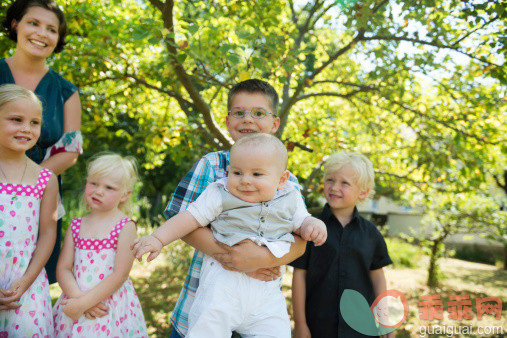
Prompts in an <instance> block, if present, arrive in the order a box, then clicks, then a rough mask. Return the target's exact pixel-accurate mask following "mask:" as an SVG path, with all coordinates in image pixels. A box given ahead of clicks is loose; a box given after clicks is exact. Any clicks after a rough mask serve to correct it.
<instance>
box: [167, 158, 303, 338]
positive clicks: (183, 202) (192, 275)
mask: <svg viewBox="0 0 507 338" xmlns="http://www.w3.org/2000/svg"><path fill="white" fill-rule="evenodd" d="M228 166H229V151H217V152H213V153H209V154H207V155H205V156H203V157H202V158H201V159H200V160H199V162H197V163H196V164H195V165H194V166H193V167H192V169H190V171H189V172H188V173H187V174H186V175H185V177H184V178H183V180H181V182H180V183H179V184H178V186H177V187H176V190H175V191H174V194H173V195H172V198H171V201H170V202H169V204H168V205H167V208H166V209H165V211H164V216H165V217H166V218H171V217H173V216H174V215H176V214H177V213H179V212H181V211H184V210H186V209H187V208H188V205H189V204H190V203H192V202H193V201H195V200H196V199H197V197H199V195H200V194H201V193H202V192H203V191H204V189H206V187H207V186H208V185H210V184H211V183H213V182H215V181H217V180H219V179H221V178H224V177H226V176H227V167H228ZM289 180H291V181H293V182H295V183H298V181H297V178H296V177H295V176H294V175H292V174H291V175H290V178H289ZM296 186H297V187H299V185H296ZM203 257H204V254H203V253H201V252H199V251H197V250H195V252H194V256H193V257H192V261H191V263H190V268H189V269H188V273H187V277H186V278H185V283H184V284H183V289H182V290H181V292H180V296H179V297H178V301H177V302H176V306H175V308H174V311H173V314H172V316H171V323H172V325H173V327H174V329H175V330H176V331H177V332H178V334H179V335H180V336H182V337H184V336H186V334H187V331H188V314H189V312H190V308H191V307H192V304H193V302H194V298H195V293H196V291H197V287H198V286H199V277H200V275H201V267H202V260H203Z"/></svg>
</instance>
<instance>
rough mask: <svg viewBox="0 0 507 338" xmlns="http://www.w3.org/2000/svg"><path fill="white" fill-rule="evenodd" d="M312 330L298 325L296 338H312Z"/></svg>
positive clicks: (303, 325) (304, 325) (305, 325)
mask: <svg viewBox="0 0 507 338" xmlns="http://www.w3.org/2000/svg"><path fill="white" fill-rule="evenodd" d="M311 337H312V334H311V333H310V328H309V327H308V325H307V324H306V323H305V324H296V325H295V326H294V338H311Z"/></svg>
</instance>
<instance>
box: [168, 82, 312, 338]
mask: <svg viewBox="0 0 507 338" xmlns="http://www.w3.org/2000/svg"><path fill="white" fill-rule="evenodd" d="M237 107H242V108H243V109H245V110H249V111H252V110H254V109H253V108H262V109H263V110H265V111H266V112H269V113H270V114H266V115H265V116H264V117H263V118H257V119H255V118H253V117H252V114H251V113H248V114H247V113H246V112H245V114H244V117H242V118H240V117H234V116H238V114H237V113H234V114H233V113H232V112H234V111H236V110H235V109H233V108H237ZM227 110H228V111H231V113H230V115H228V116H227V117H226V125H227V130H228V131H229V134H230V136H231V138H232V139H233V140H234V141H237V140H239V139H240V138H242V137H243V136H246V135H250V134H251V133H258V132H263V133H269V134H274V133H275V132H276V131H277V130H278V127H279V126H280V118H278V117H277V116H276V112H277V110H278V94H277V93H276V91H275V89H274V88H273V87H272V86H271V85H269V84H268V83H267V82H265V81H261V80H256V79H250V80H246V81H243V82H240V83H238V84H236V85H235V86H234V87H232V88H231V90H230V91H229V97H228V100H227ZM254 111H255V110H254ZM231 115H232V116H231ZM254 116H258V113H254ZM228 165H229V151H217V152H212V153H209V154H207V155H205V156H203V157H202V158H201V160H199V161H198V162H197V163H196V164H195V165H194V167H193V168H192V169H191V170H190V171H189V172H188V173H187V174H186V175H185V177H184V178H183V180H182V181H181V182H180V183H179V185H178V186H177V188H176V190H175V192H174V194H173V196H172V198H171V201H170V202H169V205H168V206H167V208H166V210H165V212H164V215H165V216H166V217H167V218H170V217H172V216H174V215H176V214H178V213H179V212H181V211H184V210H186V209H187V207H188V206H189V204H190V203H191V202H193V201H194V200H196V199H197V197H198V196H199V195H200V194H201V193H202V192H203V191H204V190H205V189H206V187H207V186H208V185H210V184H211V183H213V182H215V181H217V180H219V179H221V178H224V177H226V176H227V170H228ZM289 181H292V182H295V183H297V179H296V177H295V176H293V175H290V177H289ZM183 239H184V240H185V242H187V243H188V244H190V245H192V246H193V247H195V248H196V249H197V250H196V251H195V253H194V256H193V258H192V262H191V265H190V269H189V271H188V273H187V277H186V279H185V283H184V285H183V289H182V291H181V293H180V296H179V298H178V301H177V303H176V307H175V309H174V311H173V314H172V317H171V322H172V325H173V330H172V332H171V337H172V338H179V337H185V335H186V333H187V330H188V313H189V311H190V309H191V307H192V303H193V301H194V297H195V293H196V291H197V289H198V286H199V279H200V273H201V267H202V260H203V256H204V254H203V253H205V254H208V255H213V254H214V252H213V249H212V248H213V247H214V243H215V238H214V237H213V233H212V232H211V229H209V228H206V227H203V228H200V229H198V230H195V231H194V232H192V233H191V234H190V235H187V236H185V237H184V238H183ZM294 239H295V242H294V243H292V245H291V249H290V252H289V253H288V254H286V255H284V256H283V257H281V258H277V257H275V256H274V255H273V254H272V253H271V252H270V251H269V249H267V247H264V246H259V245H257V244H255V243H254V242H253V241H250V240H246V241H243V242H240V243H238V244H236V245H234V246H232V247H228V246H223V248H225V249H227V250H228V253H227V254H219V255H214V256H213V257H214V258H215V259H217V260H218V261H219V262H220V263H221V264H222V266H223V267H224V268H226V269H230V270H233V271H240V272H247V273H248V274H249V276H251V277H254V278H258V279H260V280H264V281H271V280H272V279H273V278H274V277H278V276H279V275H280V269H279V266H282V265H285V264H287V263H289V262H291V261H293V260H294V259H296V258H297V257H299V256H301V255H302V254H303V253H304V250H305V241H304V240H302V239H301V238H300V237H298V236H294ZM270 268H271V269H270Z"/></svg>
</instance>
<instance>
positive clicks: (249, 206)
mask: <svg viewBox="0 0 507 338" xmlns="http://www.w3.org/2000/svg"><path fill="white" fill-rule="evenodd" d="M286 167H287V151H286V149H285V146H284V145H283V143H282V142H281V141H280V140H279V139H277V138H276V137H274V136H272V135H269V134H262V133H256V134H253V135H251V136H246V137H243V138H241V139H239V140H238V141H237V142H236V143H235V144H234V146H233V147H232V149H231V153H230V165H229V175H228V177H227V178H226V179H221V180H218V181H217V182H215V183H212V184H210V185H209V186H208V188H206V190H205V191H204V192H203V193H202V194H201V196H199V198H198V199H197V200H196V201H195V202H194V203H192V204H191V205H190V206H189V208H188V209H187V210H186V211H184V212H182V213H180V214H178V215H176V216H174V217H172V218H170V219H169V220H167V221H166V222H165V223H164V224H163V225H162V226H161V227H160V228H158V229H157V230H156V231H155V232H154V233H153V234H151V235H149V236H145V237H142V238H140V239H138V240H136V241H134V244H133V245H132V249H133V251H134V255H135V256H136V258H137V259H139V260H140V259H141V258H142V256H143V255H144V254H145V253H147V252H150V255H149V256H148V261H151V260H152V259H154V258H155V257H156V256H157V255H158V254H159V253H160V250H161V249H162V247H163V246H164V245H167V244H169V243H171V242H172V241H174V240H176V239H178V238H181V237H183V236H185V235H186V234H188V233H190V232H191V231H193V230H195V229H196V228H198V227H200V226H206V225H208V224H209V223H211V228H212V230H213V233H214V236H215V238H216V239H217V240H218V241H220V242H222V243H224V244H227V245H234V244H236V243H238V242H240V241H242V240H244V239H252V240H253V241H255V242H256V243H258V244H259V245H265V246H266V247H268V249H269V250H270V251H271V252H272V253H273V255H275V256H276V257H281V256H283V255H285V254H286V253H288V252H289V248H290V244H291V242H293V241H294V238H293V236H292V235H291V233H292V232H294V233H296V234H298V235H300V236H301V237H302V238H304V239H306V240H311V241H313V242H314V243H315V245H321V244H323V243H324V242H325V240H326V237H327V232H326V227H325V225H324V223H323V222H322V221H320V220H318V219H316V218H313V217H311V216H310V214H309V213H308V211H307V210H306V207H305V205H304V201H303V198H302V196H301V193H300V192H299V190H298V188H297V186H296V185H295V184H294V183H292V182H290V181H288V178H289V175H290V173H289V172H288V171H287V170H286ZM222 252H224V250H223V249H222V248H221V247H220V246H219V245H218V244H217V245H216V253H222ZM201 273H202V277H201V280H200V283H199V288H198V290H197V293H196V299H195V302H194V305H193V306H192V309H191V311H190V314H189V332H188V335H187V337H203V336H207V337H208V336H210V335H212V336H214V337H215V336H216V337H225V336H230V334H231V332H232V331H233V330H234V331H236V332H238V333H239V334H242V335H263V336H264V335H272V336H277V337H290V321H289V317H288V315H287V309H286V303H285V298H284V297H283V294H282V293H281V291H280V283H281V278H279V279H277V280H275V281H273V282H262V281H259V280H256V279H253V278H250V277H248V276H247V275H245V274H244V273H239V272H234V271H227V270H225V269H223V268H222V267H221V266H220V264H218V262H216V261H215V260H214V259H213V258H212V257H209V256H206V257H205V259H204V262H203V266H202V271H201Z"/></svg>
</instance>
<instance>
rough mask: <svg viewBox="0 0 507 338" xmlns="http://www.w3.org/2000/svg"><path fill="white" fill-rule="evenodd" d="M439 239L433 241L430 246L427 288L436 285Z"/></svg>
mask: <svg viewBox="0 0 507 338" xmlns="http://www.w3.org/2000/svg"><path fill="white" fill-rule="evenodd" d="M441 241H442V240H441V239H435V240H434V241H433V244H432V246H431V256H430V266H429V268H428V281H427V284H428V286H429V287H435V286H437V285H438V265H437V260H438V247H439V246H440V242H441Z"/></svg>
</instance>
